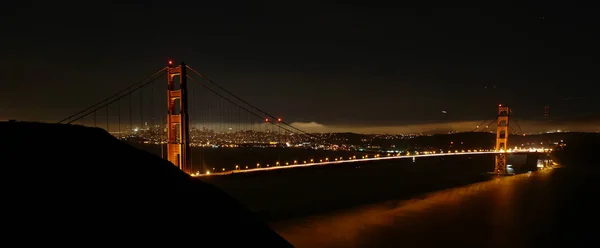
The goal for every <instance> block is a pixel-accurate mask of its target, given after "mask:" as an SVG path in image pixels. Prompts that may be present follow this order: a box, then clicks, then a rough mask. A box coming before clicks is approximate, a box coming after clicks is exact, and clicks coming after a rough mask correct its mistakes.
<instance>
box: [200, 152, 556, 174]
mask: <svg viewBox="0 0 600 248" xmlns="http://www.w3.org/2000/svg"><path fill="white" fill-rule="evenodd" d="M551 151H552V149H543V148H542V149H538V148H535V149H513V150H508V151H484V150H480V151H470V152H469V151H467V152H463V151H461V152H448V153H424V154H418V155H404V156H402V155H399V154H395V155H390V156H384V157H380V156H377V157H373V158H353V159H347V160H337V161H324V162H311V163H305V164H293V165H280V166H272V167H260V168H252V169H238V170H231V171H225V172H208V173H206V174H200V173H196V174H192V176H194V177H203V176H222V175H231V174H235V173H249V172H258V171H269V170H279V169H292V168H299V167H309V166H318V165H333V164H342V163H357V162H365V161H375V160H387V159H407V158H414V159H416V158H422V157H439V156H457V155H479V154H500V153H507V154H519V153H547V152H551Z"/></svg>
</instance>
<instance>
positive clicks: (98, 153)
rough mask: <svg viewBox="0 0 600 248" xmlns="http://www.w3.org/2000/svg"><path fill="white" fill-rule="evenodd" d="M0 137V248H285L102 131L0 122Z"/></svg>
mask: <svg viewBox="0 0 600 248" xmlns="http://www.w3.org/2000/svg"><path fill="white" fill-rule="evenodd" d="M0 137H2V138H1V141H2V143H3V144H2V152H1V153H0V154H2V158H1V159H2V163H1V164H2V170H3V173H2V177H3V178H2V182H3V184H4V185H3V190H2V191H3V196H2V200H3V213H4V216H3V220H2V222H3V225H4V226H5V227H7V229H5V231H3V237H4V238H3V239H4V241H5V242H11V241H14V242H17V243H18V244H20V245H25V244H33V243H39V244H43V245H50V244H60V245H65V244H78V245H86V244H96V245H98V244H110V245H117V244H121V245H126V244H135V245H142V246H147V245H161V244H164V245H167V246H177V244H178V243H182V242H183V243H185V244H187V243H190V244H193V245H196V246H200V247H250V246H256V247H292V246H291V245H290V244H289V243H288V242H287V241H285V240H284V239H283V238H281V237H280V236H279V235H278V234H276V233H275V232H273V231H272V230H271V229H270V228H269V227H268V226H267V225H266V224H265V223H263V222H262V221H260V220H258V219H256V218H255V217H254V216H253V215H252V214H251V213H250V212H249V211H248V210H246V209H245V208H244V207H243V206H241V205H240V204H239V203H238V202H237V201H236V200H234V199H233V198H231V197H229V196H228V195H226V194H225V193H223V192H222V191H220V190H219V189H217V188H216V187H213V186H212V185H209V184H207V183H204V182H202V181H200V180H197V179H194V178H192V177H189V176H188V175H186V174H185V173H183V172H181V171H180V170H178V169H177V168H175V167H174V166H173V165H172V164H171V163H169V162H167V161H164V160H162V159H160V158H158V157H156V156H154V155H151V154H149V153H146V152H144V151H141V150H138V149H136V148H133V147H131V146H129V145H127V144H125V143H123V142H121V141H119V140H117V139H115V138H113V137H112V136H111V135H109V134H108V133H107V132H105V131H104V130H102V129H97V128H88V127H82V126H71V125H58V124H41V123H23V122H11V123H8V122H0ZM92 168H93V169H92ZM167 242H168V243H167Z"/></svg>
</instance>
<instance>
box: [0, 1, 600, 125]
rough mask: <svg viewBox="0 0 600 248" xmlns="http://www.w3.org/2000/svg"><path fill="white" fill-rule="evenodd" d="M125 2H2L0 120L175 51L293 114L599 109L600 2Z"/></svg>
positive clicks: (43, 108)
mask: <svg viewBox="0 0 600 248" xmlns="http://www.w3.org/2000/svg"><path fill="white" fill-rule="evenodd" d="M126 2H127V1H115V4H107V3H105V2H101V1H79V2H75V1H69V2H63V3H60V2H57V1H46V2H39V3H31V2H19V3H10V4H8V5H7V6H4V7H3V8H2V10H0V12H1V17H0V18H1V20H0V22H1V23H2V24H1V26H0V31H1V32H2V39H0V54H2V56H1V57H0V62H1V67H0V75H2V76H1V78H2V79H1V81H0V82H1V83H0V119H7V118H14V119H26V120H36V119H38V120H57V119H60V118H61V117H65V116H68V115H69V114H71V113H73V112H76V111H78V110H80V109H82V108H84V107H86V106H87V105H90V104H92V103H94V102H96V101H98V100H101V99H102V98H104V97H107V96H109V95H111V94H112V93H114V92H116V91H118V90H119V89H121V88H123V87H124V86H126V85H129V84H131V83H133V82H135V81H137V80H139V79H141V78H143V77H145V76H147V75H148V74H150V73H152V72H154V71H156V70H158V69H159V68H161V67H163V66H164V65H165V64H166V61H168V60H169V59H173V60H174V61H176V62H179V61H181V60H183V61H185V62H186V63H187V64H190V65H191V66H193V67H194V68H195V69H197V70H199V71H201V72H203V73H205V74H206V75H208V76H209V77H211V78H212V79H213V80H214V81H215V82H217V83H219V84H221V85H223V86H225V87H227V88H228V89H229V90H231V91H233V92H236V93H238V95H240V96H242V97H243V98H245V99H247V100H248V101H249V102H252V103H254V104H255V105H257V106H259V107H261V108H263V109H265V110H267V111H269V112H271V113H277V114H280V115H283V116H286V117H287V119H288V120H290V119H291V120H290V121H302V122H311V121H314V122H318V123H323V124H336V125H340V124H364V125H402V124H414V123H432V122H442V121H461V120H481V119H484V118H486V117H489V116H490V115H493V114H494V112H495V108H496V106H497V104H498V103H503V104H508V105H510V106H511V107H512V108H513V109H514V111H515V112H516V113H518V114H519V115H520V117H521V118H522V119H541V118H542V117H543V111H544V105H546V104H550V105H551V106H552V107H551V109H552V116H553V117H554V118H557V119H559V118H560V119H571V118H579V117H582V116H589V115H596V116H597V115H598V113H599V111H598V107H599V104H598V101H597V100H596V99H597V94H598V93H597V92H598V91H597V89H598V82H599V80H598V79H599V78H600V76H599V75H600V74H599V73H598V72H599V71H600V70H599V69H600V68H599V67H600V66H599V65H600V62H599V61H598V58H599V56H598V55H599V51H598V48H597V47H598V44H600V43H599V37H598V24H599V22H598V21H597V13H598V12H597V9H591V8H585V7H581V8H580V9H575V8H571V7H569V6H565V5H560V6H558V5H557V6H551V5H545V4H538V5H528V6H525V5H524V6H518V8H517V6H512V8H509V7H508V6H494V7H493V8H492V7H487V8H480V9H476V8H470V9H458V8H455V9H398V8H395V7H394V6H393V5H392V6H384V5H374V6H369V4H368V3H363V4H361V5H350V4H342V5H328V4H309V3H307V2H303V1H300V2H290V1H277V2H273V3H268V4H257V3H252V4H250V3H247V4H243V3H237V2H228V1H198V2H189V3H186V2H185V1H173V2H167V1H139V2H146V3H145V4H139V3H126ZM150 2H152V3H151V4H150ZM175 3H182V5H181V6H174V5H172V4H175ZM390 3H393V2H390ZM442 110H445V111H447V114H445V115H444V114H442V112H441V111H442Z"/></svg>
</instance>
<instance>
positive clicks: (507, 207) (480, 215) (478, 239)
mask: <svg viewBox="0 0 600 248" xmlns="http://www.w3.org/2000/svg"><path fill="white" fill-rule="evenodd" d="M552 173H553V170H544V171H539V172H536V173H532V174H527V173H526V174H521V175H516V176H511V177H501V178H495V179H493V180H490V181H486V182H481V183H476V184H472V185H467V186H463V187H457V188H452V189H448V190H443V191H438V192H434V193H431V194H428V195H425V196H423V197H417V198H413V199H411V200H407V201H398V202H386V203H380V204H374V205H371V206H366V207H361V208H358V209H353V210H349V211H343V212H336V213H330V214H327V215H321V216H314V217H310V218H304V219H298V220H292V221H286V222H281V223H273V224H272V227H273V228H274V229H275V230H276V231H277V232H278V233H279V234H280V235H282V236H283V237H284V238H286V239H287V240H288V241H290V242H291V243H292V244H294V245H295V246H296V247H390V246H392V247H399V246H408V247H423V246H439V245H448V246H452V247H454V246H456V245H467V246H477V247H483V246H487V247H489V246H490V245H493V246H512V247H515V246H523V245H525V244H526V241H527V238H528V235H530V234H531V233H530V232H529V228H536V226H535V225H536V224H535V223H538V224H543V223H544V222H543V221H540V219H535V218H532V217H531V215H528V213H527V212H530V211H534V210H532V209H537V207H533V206H531V205H532V204H533V205H536V204H537V205H538V207H539V205H543V204H545V203H547V202H549V199H548V195H547V194H543V193H540V194H537V193H536V194H533V195H532V194H529V193H533V191H535V190H536V189H538V188H536V187H540V186H539V184H540V183H542V184H543V183H544V181H548V180H546V179H547V177H549V176H550V175H551V174H552ZM532 182H535V183H532ZM524 194H525V195H524ZM527 194H529V195H527ZM529 203H531V204H529ZM540 203H541V204H540ZM535 211H537V210H535ZM541 211H542V212H543V210H541ZM538 213H539V211H538ZM529 221H533V222H534V223H529ZM538 229H539V228H538Z"/></svg>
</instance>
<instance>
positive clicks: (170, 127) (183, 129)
mask: <svg viewBox="0 0 600 248" xmlns="http://www.w3.org/2000/svg"><path fill="white" fill-rule="evenodd" d="M175 77H179V85H175ZM167 80H168V85H167V160H169V161H170V162H171V163H173V164H174V165H175V166H177V167H178V168H179V169H181V170H183V171H184V172H186V173H188V174H190V173H192V171H191V153H190V144H189V143H190V141H189V136H190V135H189V116H188V115H189V114H188V96H187V73H186V66H185V64H184V63H181V65H178V66H172V65H171V64H169V65H168V66H167ZM177 86H178V87H177Z"/></svg>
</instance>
